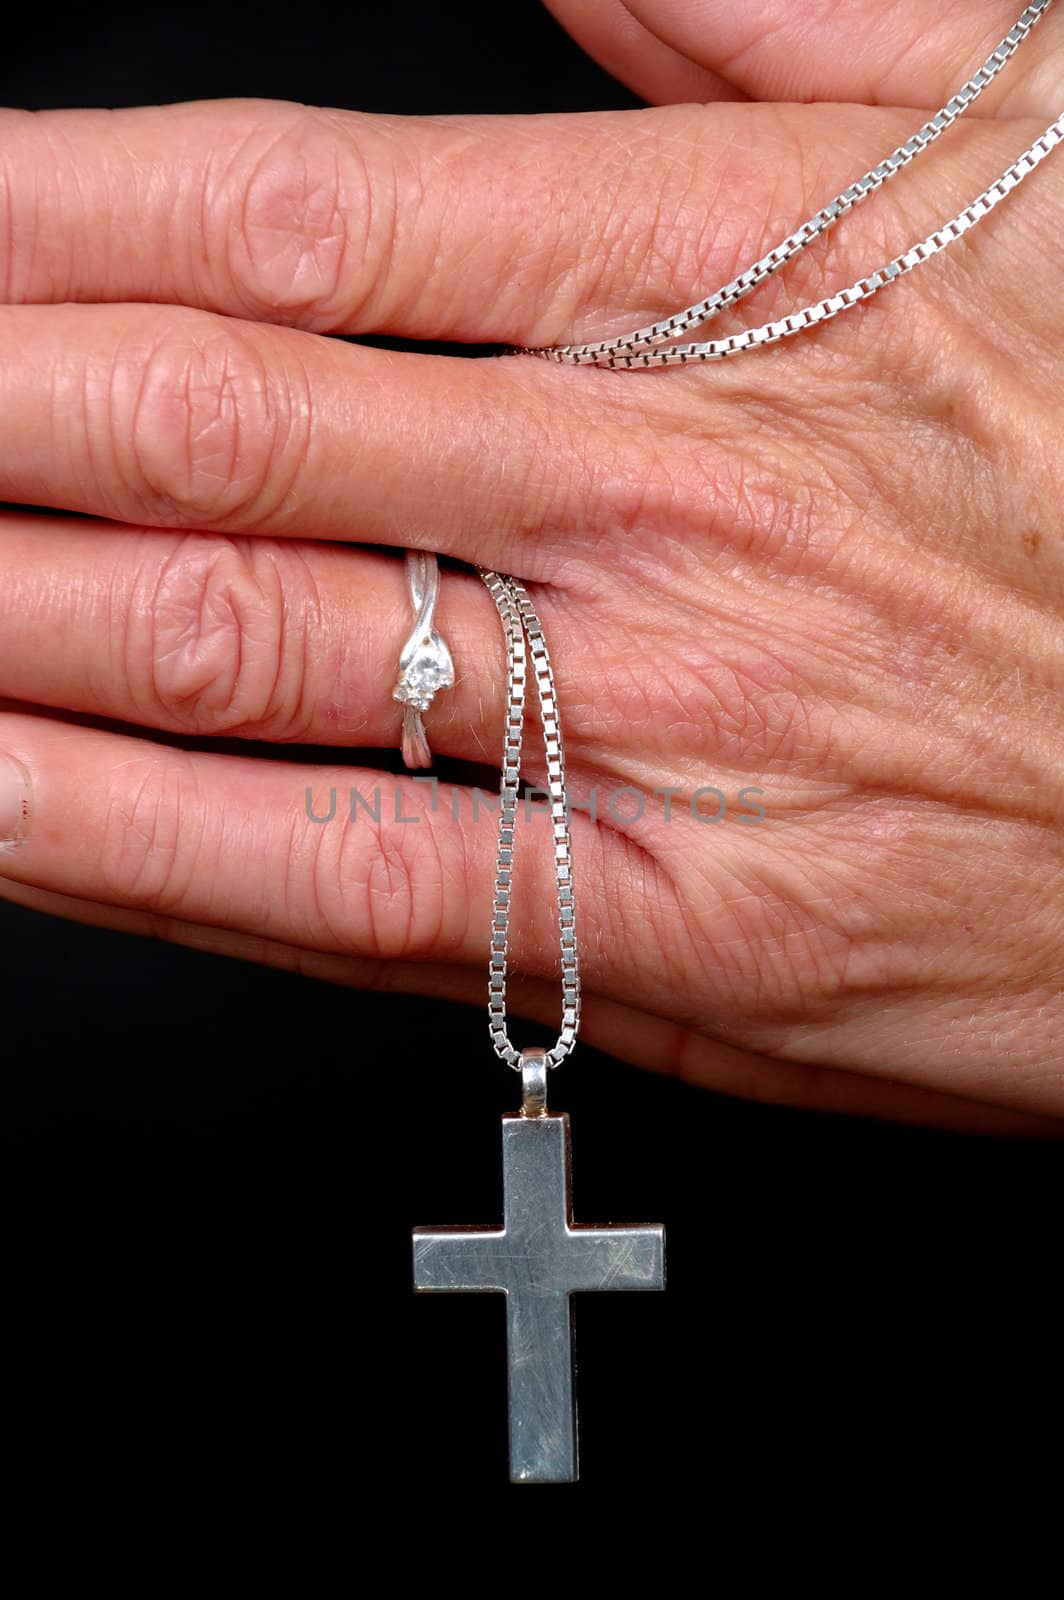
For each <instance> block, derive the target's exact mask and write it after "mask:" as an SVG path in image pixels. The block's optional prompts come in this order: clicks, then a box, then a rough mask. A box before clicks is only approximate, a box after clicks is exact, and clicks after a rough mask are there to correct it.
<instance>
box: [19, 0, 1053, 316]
mask: <svg viewBox="0 0 1064 1600" xmlns="http://www.w3.org/2000/svg"><path fill="white" fill-rule="evenodd" d="M890 9H891V11H893V10H894V9H895V8H893V7H892V8H890ZM751 10H756V11H757V13H758V14H760V11H761V8H760V7H757V8H749V7H739V8H737V11H738V13H739V14H745V13H746V12H747V11H751ZM1052 20H1053V23H1054V25H1055V24H1056V23H1057V22H1058V21H1059V19H1058V18H1056V17H1054V18H1053V19H1052ZM1048 26H1049V25H1048V24H1043V25H1042V27H1043V29H1047V28H1048ZM1057 31H1058V32H1059V29H1058V30H1057ZM1025 48H1027V49H1030V50H1035V49H1041V48H1044V40H1039V39H1038V38H1037V37H1035V38H1032V40H1031V41H1030V43H1029V45H1028V46H1026V47H1025ZM841 54H842V53H841V52H837V53H834V54H832V57H831V59H832V60H836V59H838V58H839V57H840V56H841ZM1026 59H1027V60H1028V62H1029V61H1030V58H1029V57H1027V58H1026ZM1023 70H1024V73H1025V74H1027V73H1028V69H1027V68H1025V69H1023ZM988 92H990V91H988ZM903 99H904V103H905V104H906V105H908V104H911V99H910V97H909V95H905V96H903ZM979 104H980V105H981V104H982V101H980V102H979ZM1056 110H1057V107H1056V104H1055V99H1054V103H1053V110H1052V111H1051V112H1050V113H1049V115H1055V114H1056ZM835 115H836V116H837V117H838V118H840V119H841V120H839V121H838V122H836V121H835V120H834V118H832V119H830V120H829V121H825V118H824V115H823V112H822V110H820V108H815V109H812V110H810V112H809V113H808V115H807V116H806V117H803V118H799V117H797V116H796V113H795V110H794V109H793V108H792V111H791V113H790V116H789V119H782V118H780V117H778V116H776V117H773V118H772V119H771V120H768V121H766V120H764V119H761V120H756V121H751V117H750V108H749V107H743V106H736V105H728V104H720V105H714V106H710V107H702V106H691V105H687V106H676V107H669V108H664V109H661V110H650V111H635V112H633V111H627V112H600V113H585V114H580V115H575V116H574V115H552V116H538V117H480V118H379V117H363V116H357V115H356V114H354V113H348V112H324V111H321V110H313V109H310V108H306V107H298V106H289V105H285V104H283V103H275V102H258V101H253V102H245V101H235V102H234V101H222V102H218V103H213V104H192V105H180V106H168V107H152V108H147V109H138V110H131V111H116V112H98V111H91V112H89V111H78V112H68V111H63V112H42V113H38V114H36V115H31V114H29V113H23V112H7V113H0V298H2V299H3V300H4V301H5V302H7V303H10V304H26V303H35V304H44V303H59V302H66V301H84V302H93V303H98V302H113V301H117V302H127V301H138V302H144V301H154V302H165V303H167V304H182V305H190V306H197V307H200V308H204V309H207V310H214V311H219V312H223V313H225V314H226V315H230V316H235V317H245V318H247V319H249V320H253V321H271V322H281V323H290V324H292V325H294V326H298V327H301V328H305V329H309V330H312V331H317V332H339V333H364V332H377V333H388V334H399V335H403V336H406V337H410V338H414V339H451V340H458V341H480V342H483V341H489V342H499V343H505V344H515V345H532V346H535V345H542V344H547V343H550V342H552V341H554V340H555V339H556V338H557V337H558V334H559V329H560V328H561V329H564V328H565V327H566V326H567V325H569V324H571V322H572V320H573V318H574V316H578V315H580V314H581V313H591V314H598V315H601V314H602V312H603V311H606V310H613V311H616V312H617V313H619V314H621V315H623V314H624V313H625V312H626V311H628V310H632V309H635V310H636V311H637V313H638V312H639V311H641V310H643V309H645V308H646V302H645V300H644V299H643V298H641V297H642V296H643V295H644V294H645V293H646V291H650V290H655V289H659V290H660V289H662V288H665V289H668V291H669V292H668V293H666V294H664V296H662V294H661V293H657V294H653V295H652V296H651V299H652V303H653V306H654V307H655V308H657V309H660V306H661V304H662V303H664V304H666V305H668V304H670V303H671V302H673V300H674V296H673V293H672V291H673V290H677V289H678V288H679V286H678V283H677V281H676V280H677V278H678V277H682V279H683V288H682V289H679V294H678V300H677V303H681V304H682V303H685V299H686V297H687V291H688V289H689V288H693V289H695V290H697V289H698V288H701V289H702V290H703V291H704V290H705V288H706V284H707V282H710V283H711V282H712V280H713V278H714V277H716V276H717V268H718V261H717V256H718V253H725V254H726V253H727V252H728V251H729V250H737V251H738V252H739V254H741V255H745V257H746V259H745V260H737V261H734V262H728V263H725V264H724V265H725V269H726V268H727V267H728V266H738V267H742V266H745V265H747V264H748V262H749V260H750V259H752V256H753V254H754V253H755V251H754V247H755V245H759V244H760V242H761V241H760V233H761V230H762V228H763V227H764V224H765V222H766V221H769V220H771V221H772V223H773V226H774V227H775V226H776V225H777V223H778V218H776V217H767V216H766V215H765V212H766V210H768V211H771V210H772V209H773V208H775V207H776V206H777V205H778V203H779V201H780V198H781V197H785V199H786V205H787V207H788V208H789V206H790V204H791V200H792V197H793V199H794V202H795V203H796V204H797V202H798V201H799V199H800V198H801V197H802V196H803V194H804V190H805V188H806V187H807V185H809V182H810V179H812V182H813V184H814V185H815V204H817V205H819V204H823V203H824V202H825V201H826V200H828V199H830V198H831V197H832V195H833V194H835V193H837V192H839V189H841V188H842V187H845V186H846V185H847V184H848V183H850V182H851V181H852V180H853V178H854V177H855V176H856V175H857V174H859V173H860V172H861V171H863V170H864V168H865V167H866V166H867V165H868V163H869V162H870V161H873V160H878V159H880V158H881V156H882V154H883V153H884V150H886V149H889V148H891V147H892V144H893V143H896V142H897V141H898V140H899V139H904V138H906V137H908V136H909V135H911V134H912V133H913V131H914V127H913V121H914V119H913V114H912V113H911V112H909V113H908V114H906V115H905V116H904V117H901V118H897V119H894V120H893V121H891V120H889V119H888V120H887V122H885V123H884V129H883V131H881V129H880V127H879V124H878V123H876V122H875V121H873V122H869V120H868V118H867V115H865V116H863V117H860V116H858V115H856V114H855V113H854V111H853V110H850V111H848V112H846V113H843V112H842V111H841V110H840V111H839V112H838V113H836V114H835ZM840 157H841V159H840ZM821 180H822V181H823V187H821ZM809 198H810V199H814V196H813V195H812V194H811V195H810V196H809ZM803 209H804V208H803ZM751 226H752V232H753V234H754V235H756V237H753V238H751V237H750V233H749V231H748V230H751ZM131 240H135V241H136V245H135V248H133V247H131V244H130V241H131ZM662 280H664V283H663V281H662ZM633 297H634V298H633ZM622 325H623V324H622Z"/></svg>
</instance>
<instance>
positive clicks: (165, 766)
mask: <svg viewBox="0 0 1064 1600" xmlns="http://www.w3.org/2000/svg"><path fill="white" fill-rule="evenodd" d="M104 803H105V807H106V814H105V820H104V828H103V837H102V843H101V850H100V862H99V872H100V878H101V882H102V885H103V888H104V892H105V897H106V898H109V899H111V900H113V901H114V902H115V903H116V904H119V905H134V906H140V907H143V908H144V909H146V910H149V911H156V912H161V913H169V912H173V911H175V910H177V909H178V908H179V907H180V906H181V904H182V903H183V901H184V900H185V898H186V895H187V893H188V889H189V886H190V884H191V882H192V880H193V878H194V876H195V871H196V864H197V862H198V861H199V860H200V858H201V856H202V851H203V843H204V835H205V831H206V825H207V812H206V808H205V807H204V805H203V802H202V796H201V795H200V794H199V791H198V787H197V784H196V780H195V774H194V768H193V766H192V764H191V762H185V761H182V760H181V758H180V756H178V755H177V753H176V752H173V751H165V752H151V753H150V754H147V755H142V756H135V757H134V758H133V759H132V760H130V761H123V762H121V763H120V764H118V765H117V766H116V767H115V769H114V770H113V772H112V773H110V774H109V777H108V787H107V792H106V794H105V802H104Z"/></svg>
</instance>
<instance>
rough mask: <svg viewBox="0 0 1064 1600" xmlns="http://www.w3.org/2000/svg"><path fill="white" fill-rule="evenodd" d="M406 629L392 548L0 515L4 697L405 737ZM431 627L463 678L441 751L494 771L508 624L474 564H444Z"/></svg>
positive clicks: (445, 695)
mask: <svg viewBox="0 0 1064 1600" xmlns="http://www.w3.org/2000/svg"><path fill="white" fill-rule="evenodd" d="M541 604H542V607H543V610H544V615H545V616H546V617H547V618H548V621H547V623H546V624H545V625H546V626H547V627H549V629H550V630H551V633H552V635H553V636H554V637H557V635H558V632H559V630H562V629H563V627H564V623H563V618H562V616H560V615H559V616H557V617H555V616H553V615H552V610H553V607H552V603H551V597H550V596H549V595H546V596H543V597H542V600H541ZM411 623H412V618H411V609H410V599H409V595H408V592H407V587H406V579H405V574H404V569H403V564H402V561H401V560H399V559H397V558H396V557H394V556H388V555H385V554H378V553H377V552H371V551H368V550H361V549H357V548H348V547H344V546H335V545H326V544H316V543H308V542H304V541H300V540H285V541H279V542H274V541H273V540H269V539H251V540H248V539H232V538H228V537H227V536H226V535H224V534H169V533H159V532H139V531H137V530H134V529H124V528H116V527H115V526H114V525H113V524H110V523H99V524H94V523H91V522H78V521H73V520H71V519H67V518H64V517H39V516H32V515H27V514H22V515H19V514H15V513H9V514H7V515H6V516H3V517H0V695H3V696H5V697H7V698H9V699H14V700H22V701H31V702H35V703H36V704H38V705H45V706H55V707H57V708H60V709H63V710H69V711H76V712H83V713H87V714H90V715H93V716H102V717H107V718H110V719H112V720H117V721H121V722H128V723H135V724H137V725H139V726H141V727H146V728H160V729H164V730H167V731H173V732H177V733H181V734H186V735H195V736H207V737H214V736H217V735H225V736H228V737H234V738H247V739H264V740H277V741H279V742H292V743H303V744H328V745H348V746H361V747H363V748H371V749H375V748H388V747H390V748H393V749H396V748H398V746H399V744H400V738H401V722H402V708H401V706H400V705H399V704H398V703H397V702H396V701H395V700H394V699H393V698H392V689H393V687H394V686H395V682H396V678H397V675H398V665H399V653H400V650H401V647H402V644H403V642H404V640H405V639H406V638H407V636H408V634H409V632H410V629H411ZM436 626H437V628H438V629H439V631H440V633H441V635H442V637H443V638H444V639H446V641H447V643H448V647H449V648H450V651H451V656H452V659H453V661H454V663H455V671H456V681H455V684H454V687H453V688H451V689H447V690H445V691H443V692H441V693H440V694H439V695H438V696H437V698H436V700H435V702H434V704H433V706H432V708H431V711H430V712H429V713H427V727H428V729H429V735H430V739H431V743H432V747H433V749H434V750H435V751H436V752H437V753H439V754H448V755H452V756H458V757H461V758H464V759H468V760H473V761H486V762H490V763H491V764H493V765H494V764H495V763H496V761H497V759H498V755H499V751H500V749H501V748H502V723H503V707H502V685H503V684H504V682H505V670H504V662H503V648H502V633H501V630H500V627H499V619H498V615H497V613H496V610H495V606H494V604H493V602H492V600H491V597H490V595H489V594H488V592H487V590H486V589H485V588H484V585H483V584H482V583H481V582H480V580H479V579H478V578H477V577H476V575H475V574H472V573H466V572H461V571H455V570H450V569H449V570H448V571H447V572H446V573H445V574H444V575H443V581H442V582H441V585H440V598H439V605H438V609H437V613H436ZM562 653H563V654H564V653H565V652H564V649H563V651H562Z"/></svg>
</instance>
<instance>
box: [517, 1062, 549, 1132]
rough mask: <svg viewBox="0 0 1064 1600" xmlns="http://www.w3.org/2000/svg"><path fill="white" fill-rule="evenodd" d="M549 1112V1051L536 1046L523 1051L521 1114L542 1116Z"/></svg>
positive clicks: (524, 1115)
mask: <svg viewBox="0 0 1064 1600" xmlns="http://www.w3.org/2000/svg"><path fill="white" fill-rule="evenodd" d="M546 1112H547V1052H546V1050H541V1049H539V1048H538V1047H536V1046H532V1047H531V1048H529V1049H528V1050H522V1051H521V1115H522V1116H523V1117H542V1116H545V1115H546Z"/></svg>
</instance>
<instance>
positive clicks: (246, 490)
mask: <svg viewBox="0 0 1064 1600" xmlns="http://www.w3.org/2000/svg"><path fill="white" fill-rule="evenodd" d="M111 401H112V404H111V445H112V449H113V451H114V455H115V464H116V466H117V469H118V472H119V475H120V477H121V479H122V481H123V482H124V485H125V487H126V488H127V490H128V492H129V493H130V494H131V496H132V498H133V500H134V502H135V503H136V504H137V505H138V506H139V507H140V508H142V510H143V512H144V514H145V515H146V517H147V519H148V520H149V521H155V522H162V523H163V524H178V525H180V526H183V527H190V528H196V527H210V526H214V527H217V526H227V525H229V526H236V527H240V526H245V525H250V524H253V523H254V522H256V521H258V520H260V519H263V518H265V517H268V516H269V515H270V514H271V513H272V512H274V511H276V510H278V509H279V508H280V507H281V506H282V505H283V504H284V503H285V501H286V499H287V498H288V496H289V495H290V493H291V490H292V486H293V483H294V481H295V479H296V478H297V476H298V474H299V471H300V469H301V466H302V463H303V461H304V460H305V459H306V455H307V450H308V447H309V409H310V403H309V393H308V388H307V377H306V374H305V373H304V372H303V371H302V370H301V369H300V368H299V367H298V365H296V364H293V363H289V362H286V361H285V360H284V358H283V357H282V358H281V359H280V360H275V359H272V357H271V358H268V356H267V351H266V350H265V349H264V348H260V347H258V346H256V344H254V343H253V342H252V340H251V339H249V338H247V337H245V336H243V335H242V334H240V333H238V332H235V331H234V330H233V329H232V328H231V327H226V326H224V325H223V324H222V319H220V318H214V317H211V316H204V315H203V314H201V313H195V314H192V315H190V316H188V317H187V318H184V317H179V318H177V319H176V321H175V322H174V323H173V324H172V325H171V326H170V328H169V329H168V330H167V332H166V334H165V335H164V337H163V338H161V339H156V340H153V341H152V342H150V343H149V344H148V346H147V348H145V346H144V343H143V342H142V341H141V342H138V341H136V340H134V341H132V342H131V343H129V344H127V345H126V346H125V348H124V349H123V350H122V351H121V352H120V354H119V360H118V361H117V362H116V364H115V372H114V375H113V377H112V388H111Z"/></svg>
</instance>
